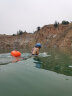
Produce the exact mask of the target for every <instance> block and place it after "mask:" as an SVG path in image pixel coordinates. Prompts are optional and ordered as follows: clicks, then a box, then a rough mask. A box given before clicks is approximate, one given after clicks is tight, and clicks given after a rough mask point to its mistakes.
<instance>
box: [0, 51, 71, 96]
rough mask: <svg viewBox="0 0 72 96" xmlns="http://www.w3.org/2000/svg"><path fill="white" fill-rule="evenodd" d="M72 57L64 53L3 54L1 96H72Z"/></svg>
mask: <svg viewBox="0 0 72 96" xmlns="http://www.w3.org/2000/svg"><path fill="white" fill-rule="evenodd" d="M71 57H72V56H71V54H68V53H66V52H63V51H61V50H48V52H43V53H40V54H39V56H31V54H30V53H23V54H22V56H21V58H12V57H11V56H10V53H5V54H0V96H72V67H71V66H72V58H71Z"/></svg>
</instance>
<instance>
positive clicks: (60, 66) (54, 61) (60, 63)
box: [34, 50, 72, 76]
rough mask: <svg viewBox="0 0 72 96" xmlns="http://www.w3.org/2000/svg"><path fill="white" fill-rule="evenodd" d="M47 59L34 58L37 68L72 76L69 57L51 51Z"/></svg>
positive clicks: (71, 60)
mask: <svg viewBox="0 0 72 96" xmlns="http://www.w3.org/2000/svg"><path fill="white" fill-rule="evenodd" d="M49 54H50V55H51V56H49V57H34V61H35V62H34V63H35V64H36V67H37V68H42V69H45V70H50V71H54V72H57V73H60V74H64V75H67V76H72V67H70V66H72V59H71V58H70V56H69V55H67V54H64V53H61V52H57V51H55V50H54V52H53V50H52V52H50V53H49Z"/></svg>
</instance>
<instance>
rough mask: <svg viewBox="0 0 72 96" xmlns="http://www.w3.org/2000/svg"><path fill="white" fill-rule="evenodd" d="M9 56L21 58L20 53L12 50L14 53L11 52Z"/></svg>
mask: <svg viewBox="0 0 72 96" xmlns="http://www.w3.org/2000/svg"><path fill="white" fill-rule="evenodd" d="M11 55H12V56H14V57H19V56H21V53H20V52H19V51H16V50H14V51H11Z"/></svg>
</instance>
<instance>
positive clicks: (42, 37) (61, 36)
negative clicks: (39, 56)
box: [0, 24, 72, 50]
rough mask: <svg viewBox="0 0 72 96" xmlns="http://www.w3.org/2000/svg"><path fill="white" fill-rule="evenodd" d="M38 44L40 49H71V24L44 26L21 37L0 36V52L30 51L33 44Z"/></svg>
mask: <svg viewBox="0 0 72 96" xmlns="http://www.w3.org/2000/svg"><path fill="white" fill-rule="evenodd" d="M37 42H40V43H41V44H42V48H46V47H60V48H61V47H68V48H71V47H72V24H67V25H63V24H59V26H58V27H57V28H55V27H54V25H45V26H43V27H42V28H41V29H40V30H39V31H36V32H34V33H27V32H24V33H23V34H22V35H15V36H12V35H0V50H1V49H3V50H5V49H7V50H10V49H11V50H13V49H17V50H19V49H24V50H28V49H31V48H32V47H33V46H34V45H35V43H37Z"/></svg>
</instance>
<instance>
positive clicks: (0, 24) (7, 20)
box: [0, 0, 72, 34]
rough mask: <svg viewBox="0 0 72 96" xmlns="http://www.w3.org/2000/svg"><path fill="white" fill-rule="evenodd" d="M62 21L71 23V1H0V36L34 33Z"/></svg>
mask: <svg viewBox="0 0 72 96" xmlns="http://www.w3.org/2000/svg"><path fill="white" fill-rule="evenodd" d="M62 20H68V21H72V0H0V34H15V33H17V31H18V30H22V31H25V30H26V31H27V32H34V31H35V30H36V28H37V27H38V26H40V27H42V26H44V25H48V24H53V23H54V22H55V21H58V22H61V21H62Z"/></svg>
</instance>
